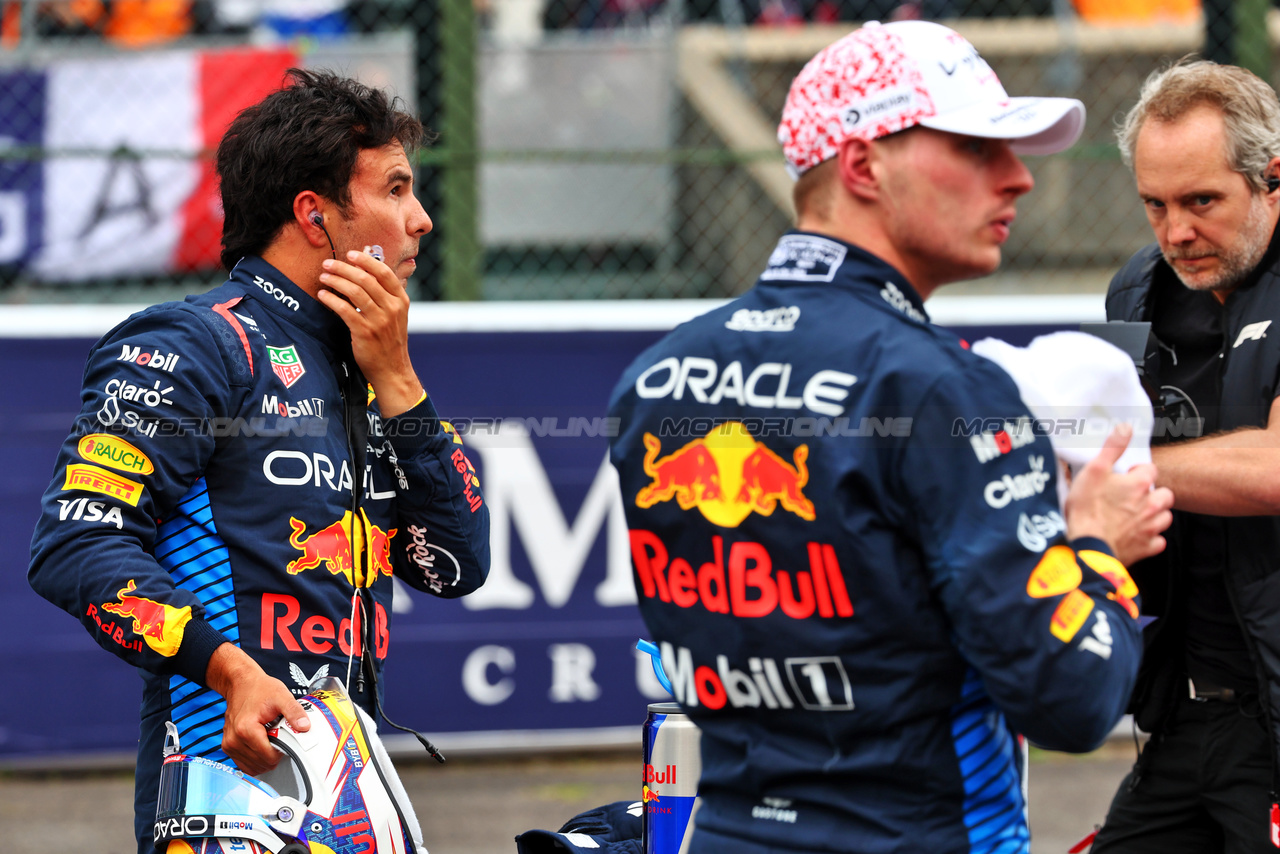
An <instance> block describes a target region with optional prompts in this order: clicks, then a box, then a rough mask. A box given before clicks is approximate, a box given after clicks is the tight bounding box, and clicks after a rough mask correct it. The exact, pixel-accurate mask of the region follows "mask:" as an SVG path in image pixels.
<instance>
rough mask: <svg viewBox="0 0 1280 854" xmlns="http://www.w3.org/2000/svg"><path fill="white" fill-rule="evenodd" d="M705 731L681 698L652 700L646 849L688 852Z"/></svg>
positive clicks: (647, 731) (661, 853)
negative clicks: (686, 711) (682, 705)
mask: <svg viewBox="0 0 1280 854" xmlns="http://www.w3.org/2000/svg"><path fill="white" fill-rule="evenodd" d="M699 741H700V733H699V731H698V727H697V726H696V725H695V724H694V722H693V721H691V720H689V716H688V715H686V714H684V713H683V712H681V711H680V706H679V704H677V703H652V704H650V706H649V717H648V718H646V719H645V722H644V780H643V786H644V788H643V799H644V823H643V827H644V854H683V852H684V851H686V850H688V848H689V840H690V838H691V837H692V836H693V832H692V831H693V814H694V813H695V812H696V811H697V804H698V778H699V777H701V776H702V754H701V752H700V745H699Z"/></svg>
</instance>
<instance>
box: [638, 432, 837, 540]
mask: <svg viewBox="0 0 1280 854" xmlns="http://www.w3.org/2000/svg"><path fill="white" fill-rule="evenodd" d="M644 446H645V455H644V471H645V474H647V475H648V476H649V477H651V478H653V483H651V484H649V485H648V486H646V487H644V488H643V489H641V490H640V492H639V493H638V494H637V495H636V506H638V507H642V508H649V507H652V506H653V505H655V504H658V503H659V502H662V501H669V500H671V499H672V498H675V499H676V503H677V504H679V505H680V509H682V510H691V509H693V508H694V507H697V508H698V511H699V512H700V513H702V515H703V516H704V517H706V519H707V521H709V522H712V523H714V524H716V525H719V526H721V527H724V528H736V527H737V526H738V525H740V524H742V521H743V520H744V519H746V518H747V517H748V516H750V515H751V514H752V513H759V514H760V515H762V516H770V515H772V514H773V512H774V510H776V509H777V508H778V507H779V505H781V507H782V509H783V510H786V511H787V512H789V513H794V514H795V515H797V516H799V517H800V518H801V519H804V520H806V521H809V522H812V521H813V520H814V519H815V518H816V510H815V508H814V506H813V502H812V501H810V500H809V499H808V498H806V497H805V495H804V492H803V488H804V486H805V484H807V483H808V482H809V468H808V466H807V464H806V461H807V460H808V458H809V446H808V445H800V446H798V447H797V448H796V449H795V451H793V452H792V457H791V462H787V460H785V459H783V458H782V457H781V456H779V455H778V454H777V453H775V452H774V451H772V450H770V449H769V448H768V447H767V446H766V445H765V444H764V443H763V442H759V441H757V440H756V439H755V438H754V437H753V436H752V435H751V433H750V432H748V431H747V428H746V427H745V426H743V425H742V424H741V423H739V422H737V421H730V422H728V423H726V424H722V425H720V426H718V427H716V428H715V429H713V430H711V431H710V432H708V433H707V434H706V435H705V436H703V437H702V438H700V439H694V440H693V441H692V442H689V443H688V444H686V445H684V446H683V447H681V448H679V449H678V450H676V451H674V452H672V453H670V454H668V455H667V456H665V457H661V458H660V457H659V456H658V455H659V453H660V452H661V450H662V441H661V440H660V439H658V437H656V436H654V435H653V434H652V433H645V434H644Z"/></svg>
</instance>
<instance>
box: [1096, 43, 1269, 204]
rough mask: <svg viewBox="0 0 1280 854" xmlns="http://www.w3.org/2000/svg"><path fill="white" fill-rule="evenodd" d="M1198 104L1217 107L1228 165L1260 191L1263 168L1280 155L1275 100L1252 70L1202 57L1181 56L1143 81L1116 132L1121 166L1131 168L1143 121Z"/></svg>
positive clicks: (1174, 115) (1170, 117)
mask: <svg viewBox="0 0 1280 854" xmlns="http://www.w3.org/2000/svg"><path fill="white" fill-rule="evenodd" d="M1201 104H1211V105H1213V106H1215V107H1217V108H1218V110H1220V111H1221V112H1222V118H1223V122H1224V123H1225V126H1226V132H1227V162H1228V163H1230V164H1231V168H1232V169H1233V170H1235V171H1236V172H1239V173H1240V174H1241V175H1243V176H1244V177H1245V180H1247V181H1248V182H1249V185H1250V186H1251V187H1253V189H1254V190H1255V191H1261V190H1263V189H1264V188H1265V186H1266V178H1265V177H1264V176H1263V174H1262V173H1263V170H1265V169H1266V167H1267V163H1269V162H1270V161H1271V158H1273V157H1275V156H1276V155H1278V154H1280V100H1277V98H1276V93H1275V90H1273V89H1272V88H1271V87H1270V86H1268V85H1267V84H1266V83H1264V82H1263V81H1262V80H1260V79H1259V78H1258V77H1257V75H1255V74H1253V73H1252V72H1250V71H1247V70H1245V69H1243V68H1239V67H1237V66H1234V65H1219V64H1218V63H1216V62H1210V61H1208V60H1203V59H1200V60H1190V59H1183V60H1181V61H1179V62H1178V63H1176V64H1175V65H1172V66H1170V67H1169V68H1166V69H1164V70H1163V71H1156V72H1153V73H1152V74H1151V76H1149V77H1148V78H1147V79H1146V81H1145V82H1144V83H1143V84H1142V91H1141V93H1140V94H1139V96H1138V103H1137V104H1135V105H1134V107H1133V109H1132V110H1130V111H1129V112H1128V114H1127V115H1126V116H1125V117H1124V121H1123V122H1122V123H1121V125H1120V127H1119V128H1118V129H1117V131H1116V138H1117V141H1118V142H1119V144H1120V156H1121V157H1123V158H1124V162H1125V165H1126V166H1128V167H1129V168H1130V169H1132V168H1133V150H1134V147H1135V146H1136V145H1137V142H1138V134H1139V132H1141V130H1142V126H1143V125H1144V124H1145V123H1146V122H1147V121H1148V120H1151V119H1154V120H1155V121H1159V122H1172V121H1176V120H1177V119H1179V118H1181V117H1182V116H1184V115H1186V114H1187V113H1188V112H1190V111H1191V110H1192V109H1194V108H1195V107H1198V106H1200V105H1201Z"/></svg>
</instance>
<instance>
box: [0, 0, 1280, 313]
mask: <svg viewBox="0 0 1280 854" xmlns="http://www.w3.org/2000/svg"><path fill="white" fill-rule="evenodd" d="M0 9H2V10H3V18H2V27H3V33H2V35H0V300H5V301H9V302H22V301H27V302H34V301H69V300H87V301H99V300H101V301H118V300H151V299H156V298H160V297H167V296H170V295H172V294H173V293H175V292H179V291H181V292H185V291H190V290H196V289H202V288H205V287H208V286H210V285H212V284H215V283H216V282H217V281H219V280H220V279H221V277H222V273H221V272H220V271H219V270H218V268H217V265H216V258H217V249H218V240H219V219H218V210H217V204H216V191H215V185H214V183H213V178H212V174H211V171H210V166H209V161H208V154H209V151H210V150H211V149H212V147H213V146H214V145H216V142H217V137H218V135H219V134H220V133H221V129H222V128H225V126H226V123H227V121H229V120H230V117H231V116H232V115H233V114H234V112H235V111H236V110H237V109H239V108H241V107H243V106H245V105H247V104H248V103H252V102H253V101H255V100H257V99H258V98H259V97H261V96H262V94H265V92H266V91H268V90H269V89H270V88H271V87H273V86H275V85H278V84H279V82H280V78H281V72H282V71H283V69H284V68H287V67H288V66H289V65H290V64H300V65H303V66H307V67H328V68H334V69H336V70H340V71H342V72H344V73H348V74H351V75H353V76H356V77H359V78H360V79H362V80H364V81H365V82H368V83H372V84H375V85H380V86H386V87H388V88H390V89H392V90H393V91H395V92H396V93H397V94H399V95H400V96H401V97H402V98H404V99H405V101H406V102H408V103H409V105H410V106H411V107H412V108H414V109H416V110H417V111H418V112H419V113H420V114H421V115H422V116H423V118H424V120H425V121H426V122H427V124H428V125H430V126H431V127H432V128H433V129H435V130H436V131H438V132H439V139H438V141H437V143H436V144H435V145H434V146H433V147H431V148H429V149H427V150H425V151H423V152H422V153H421V155H420V167H421V168H420V173H419V192H420V195H421V196H422V198H423V202H424V204H425V205H426V206H427V209H428V211H429V212H430V213H431V214H432V216H433V218H434V220H435V223H436V228H435V232H434V233H433V234H432V235H431V236H430V237H428V238H427V240H426V241H424V245H423V255H422V256H421V257H420V272H419V273H418V276H417V279H416V281H415V288H416V290H417V294H418V296H419V297H420V298H426V299H434V298H444V299H563V298H605V297H607V298H617V297H628V298H629V297H721V296H730V295H733V294H735V293H739V292H741V291H742V290H744V289H745V288H746V287H749V286H750V284H751V282H752V281H754V279H755V276H756V274H757V273H758V271H759V269H760V268H761V267H762V265H763V263H764V261H765V259H766V257H767V255H768V253H769V251H770V249H771V248H772V246H773V243H774V240H775V238H776V236H777V235H778V234H779V233H780V232H782V231H783V230H785V229H786V228H787V227H788V226H789V225H790V220H791V203H790V187H791V184H790V180H789V178H787V176H786V174H785V171H784V169H783V166H782V159H781V155H780V152H779V149H778V146H777V144H776V142H775V140H774V132H775V129H776V123H777V118H778V115H779V112H780V110H781V106H782V102H783V99H784V97H785V95H786V90H787V86H788V84H789V82H790V80H791V78H792V77H793V76H794V75H795V73H796V72H797V71H798V70H799V68H800V67H801V65H802V64H803V63H804V61H805V60H807V59H808V58H809V57H810V56H812V55H813V53H815V52H816V51H817V50H818V49H820V48H821V47H822V46H824V45H825V44H828V43H830V42H831V41H833V40H835V39H836V38H838V37H839V36H840V35H842V34H843V33H845V32H847V31H848V30H849V29H850V28H852V27H853V26H855V25H856V23H855V22H857V21H861V20H867V19H873V18H878V19H882V20H888V19H890V18H892V17H901V16H922V17H925V18H929V19H935V20H942V21H944V22H946V23H948V24H949V25H950V26H953V27H955V28H956V29H958V30H959V31H960V32H961V33H963V34H964V35H965V36H966V37H968V38H969V39H970V40H971V41H972V42H973V43H974V44H975V45H976V46H977V48H978V49H979V50H980V51H981V52H982V53H983V55H984V56H985V57H986V58H987V60H988V61H989V62H990V63H991V65H992V66H993V67H994V68H995V69H996V71H997V73H998V74H999V76H1000V78H1001V80H1002V81H1003V82H1004V84H1005V87H1006V89H1008V90H1009V92H1010V93H1011V94H1014V95H1018V94H1032V93H1035V94H1057V95H1071V96H1074V97H1078V98H1080V99H1081V100H1083V101H1084V102H1085V104H1086V105H1087V107H1088V109H1089V120H1088V126H1087V129H1086V131H1085V135H1084V138H1083V139H1082V140H1081V142H1080V144H1079V145H1077V146H1076V147H1075V148H1074V149H1073V150H1072V151H1070V152H1068V153H1067V154H1065V155H1059V156H1056V157H1052V158H1032V159H1031V161H1030V165H1031V167H1032V171H1033V173H1034V174H1035V177H1036V180H1037V188H1036V190H1035V191H1033V192H1032V194H1031V195H1030V196H1029V197H1027V198H1026V199H1025V200H1023V201H1022V202H1021V203H1020V209H1019V219H1018V222H1017V223H1016V224H1015V226H1014V234H1013V238H1012V239H1011V241H1010V244H1009V246H1008V249H1007V251H1006V254H1005V265H1004V268H1003V270H1002V274H1003V278H1002V279H998V280H997V281H1004V282H1006V283H1009V286H1010V287H1014V288H1018V287H1030V286H1032V285H1035V284H1036V283H1043V282H1045V281H1050V280H1053V279H1055V278H1056V279H1057V280H1059V281H1063V282H1085V283H1086V284H1087V283H1094V284H1096V283H1097V282H1098V281H1105V278H1106V277H1107V275H1108V274H1109V273H1110V271H1111V270H1114V268H1115V267H1116V266H1118V265H1119V264H1120V263H1121V262H1122V261H1123V260H1124V259H1125V258H1127V257H1128V255H1129V254H1130V253H1132V252H1133V251H1134V250H1135V249H1137V248H1138V247H1139V246H1141V245H1143V244H1144V243H1146V242H1148V241H1149V239H1150V237H1149V232H1148V231H1147V227H1146V223H1145V219H1144V218H1143V215H1142V212H1141V209H1140V206H1139V205H1138V202H1137V199H1136V196H1135V194H1134V191H1133V187H1132V180H1131V178H1130V176H1129V175H1128V173H1127V171H1126V170H1125V168H1124V167H1123V165H1122V164H1121V163H1120V160H1119V156H1118V154H1117V152H1116V149H1115V145H1114V141H1113V127H1114V124H1115V122H1116V119H1117V118H1118V117H1119V116H1120V115H1121V114H1122V113H1123V111H1124V110H1125V109H1126V108H1127V107H1128V106H1129V105H1131V104H1132V103H1133V101H1134V100H1135V98H1136V95H1137V90H1138V86H1139V84H1140V82H1141V81H1142V79H1143V78H1144V77H1145V76H1146V74H1147V73H1149V72H1150V71H1151V70H1152V69H1154V68H1156V67H1158V66H1160V65H1161V64H1163V63H1167V62H1169V61H1171V60H1174V59H1176V58H1178V57H1180V56H1183V55H1185V54H1187V53H1191V52H1201V53H1202V54H1204V55H1207V56H1210V57H1212V58H1215V59H1218V60H1220V61H1236V62H1239V63H1241V64H1244V65H1247V66H1248V67H1250V68H1252V69H1254V70H1255V71H1258V72H1259V73H1261V74H1263V75H1264V76H1266V77H1267V79H1271V75H1272V64H1273V62H1272V60H1273V40H1272V39H1271V38H1270V37H1269V34H1268V22H1269V21H1270V23H1271V25H1272V26H1275V27H1277V32H1280V22H1277V21H1276V20H1271V19H1269V17H1268V16H1269V15H1275V13H1274V12H1271V11H1270V10H1269V4H1268V2H1267V0H1206V1H1205V4H1204V8H1201V7H1200V4H1199V3H1198V2H1197V0H1120V2H1103V0H1074V2H1070V0H918V1H917V2H902V0H435V2H414V0H376V1H375V2H358V3H344V2H342V0H195V2H192V0H134V2H122V1H121V0H116V2H99V0H70V2H32V1H31V0H10V1H9V2H2V0H0Z"/></svg>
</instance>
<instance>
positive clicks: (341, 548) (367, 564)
mask: <svg viewBox="0 0 1280 854" xmlns="http://www.w3.org/2000/svg"><path fill="white" fill-rule="evenodd" d="M289 526H290V527H291V528H293V533H292V534H290V535H289V545H291V546H293V547H294V548H295V549H297V550H298V551H300V552H302V556H301V557H298V558H296V559H294V560H291V561H289V564H288V565H287V566H286V567H285V571H286V572H288V573H289V574H290V575H297V574H298V573H300V572H305V571H306V570H309V569H315V568H316V567H318V566H320V565H321V564H323V565H324V568H325V569H327V570H328V571H329V572H330V573H332V574H334V575H344V576H346V578H347V580H348V581H350V582H351V583H352V585H354V586H357V587H368V586H370V585H372V584H373V582H374V581H376V580H377V579H378V575H379V574H382V575H387V576H390V575H391V538H392V537H394V536H395V535H396V529H395V528H392V529H391V530H389V531H384V530H382V529H381V528H379V527H378V526H377V525H374V524H373V523H371V522H370V521H369V517H368V515H366V514H365V512H364V510H363V509H362V510H361V511H360V524H358V525H357V524H353V517H352V514H351V511H350V510H348V511H346V512H345V513H343V514H342V518H341V519H338V520H336V521H334V522H330V523H329V524H328V525H325V526H324V527H323V528H320V529H318V530H316V531H312V532H311V533H309V534H308V533H307V523H306V522H303V521H301V520H299V519H296V518H294V517H292V516H291V517H289ZM352 536H354V537H355V539H356V543H355V545H356V548H355V549H354V550H353V549H352V543H351V538H352ZM365 544H368V545H367V548H366V547H365ZM354 553H358V554H363V555H367V558H366V560H365V561H362V562H361V563H362V565H361V566H358V567H357V566H355V561H354V560H353V558H352V555H353V554H354Z"/></svg>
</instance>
